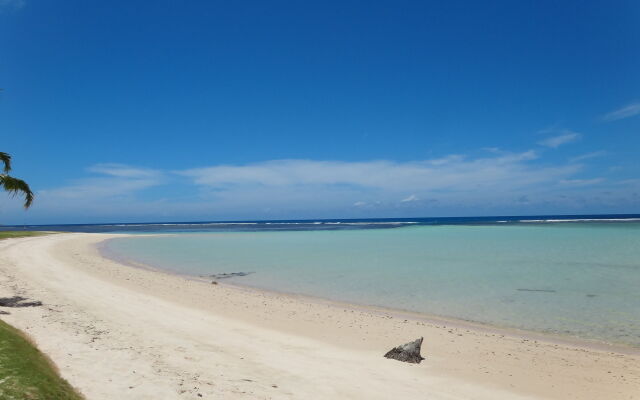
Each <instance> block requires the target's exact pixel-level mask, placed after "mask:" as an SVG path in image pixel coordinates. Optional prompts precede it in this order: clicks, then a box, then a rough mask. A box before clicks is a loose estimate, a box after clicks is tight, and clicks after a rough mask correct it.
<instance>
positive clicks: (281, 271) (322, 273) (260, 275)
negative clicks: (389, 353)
mask: <svg viewBox="0 0 640 400" xmlns="http://www.w3.org/2000/svg"><path fill="white" fill-rule="evenodd" d="M107 251H108V252H110V253H112V254H114V255H115V256H117V257H119V258H124V259H129V260H133V261H136V262H140V263H145V264H148V265H153V266H156V267H159V268H164V269H168V270H171V271H175V272H180V273H187V274H193V275H209V274H220V273H231V272H252V274H250V275H247V276H243V277H236V278H230V279H229V280H228V281H229V282H233V283H236V284H242V285H248V286H253V287H258V288H264V289H270V290H277V291H283V292H289V293H300V294H307V295H312V296H319V297H324V298H329V299H334V300H341V301H347V302H352V303H359V304H368V305H376V306H384V307H390V308H396V309H402V310H409V311H417V312H422V313H427V314H433V315H440V316H444V317H453V318H459V319H464V320H469V321H476V322H481V323H487V324H492V325H497V326H505V327H513V328H520V329H527V330H533V331H540V332H551V333H558V334H566V335H571V336H577V337H580V338H584V339H595V340H602V341H607V342H614V343H622V344H628V345H633V346H640V223H629V222H628V223H564V224H562V223H561V224H518V225H499V224H498V225H457V226H446V225H437V226H408V227H402V228H395V229H367V230H338V231H275V232H274V231H271V232H218V233H196V234H194V233H182V234H176V235H157V236H145V235H140V236H137V237H128V238H121V239H114V240H112V241H110V242H109V243H108V245H107Z"/></svg>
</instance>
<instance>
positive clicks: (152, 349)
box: [0, 234, 640, 399]
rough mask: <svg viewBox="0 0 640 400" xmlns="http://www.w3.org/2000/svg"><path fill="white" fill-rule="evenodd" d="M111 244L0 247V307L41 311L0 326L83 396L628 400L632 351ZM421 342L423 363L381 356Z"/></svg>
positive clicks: (42, 240) (634, 364) (637, 362)
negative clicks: (172, 266) (138, 254)
mask: <svg viewBox="0 0 640 400" xmlns="http://www.w3.org/2000/svg"><path fill="white" fill-rule="evenodd" d="M110 237H114V235H104V234H58V235H52V236H45V237H34V238H25V239H10V240H5V241H3V242H0V271H1V272H2V276H1V277H0V282H1V283H2V284H1V285H0V297H9V296H16V295H20V296H23V297H27V298H29V299H33V300H41V301H42V302H43V303H44V306H42V307H29V308H12V309H3V310H6V311H9V312H10V313H11V314H10V315H2V319H4V320H6V321H7V322H9V323H11V324H13V325H14V326H16V327H18V328H20V329H22V330H24V331H26V332H27V333H29V334H30V335H31V337H32V338H33V339H34V340H35V342H36V343H37V344H38V346H39V347H40V348H41V349H42V350H43V351H45V352H46V353H47V354H48V355H49V356H50V357H51V358H52V359H53V361H54V362H55V363H56V364H57V365H58V367H59V369H60V371H61V374H62V375H63V377H65V378H66V379H67V380H69V382H70V383H71V384H72V385H74V386H75V387H77V388H78V389H79V390H80V391H81V392H82V393H84V394H85V395H86V396H87V398H88V399H113V398H120V399H182V398H184V399H191V398H193V399H199V398H214V397H217V398H225V399H226V398H256V399H268V398H274V399H279V398H305V399H307V398H317V399H326V398H341V399H342V398H354V399H360V398H363V399H364V398H366V399H371V398H379V399H386V398H416V399H422V398H429V399H500V398H503V399H517V398H549V399H572V398H574V399H636V398H639V399H640V356H639V355H638V354H637V353H634V352H633V351H631V352H623V351H618V349H615V348H608V347H602V348H595V347H591V346H590V347H584V346H580V345H576V344H572V343H565V342H564V340H560V341H556V340H545V339H544V338H541V337H539V336H537V335H536V336H529V335H527V336H521V335H517V334H511V333H505V334H502V333H500V332H494V331H492V330H490V329H483V328H481V327H480V328H476V327H474V326H472V325H471V324H469V325H466V324H464V325H460V324H456V323H451V322H450V321H446V320H443V321H437V320H424V319H423V318H418V317H417V316H416V317H415V318H414V316H412V315H410V314H408V313H407V314H405V313H401V314H399V313H393V312H390V311H388V310H383V309H366V308H360V307H349V306H348V305H342V304H340V303H333V302H323V301H315V300H312V299H306V298H303V297H297V296H291V295H281V294H278V293H270V292H260V291H256V290H251V289H242V288H237V287H232V286H229V285H212V284H211V283H207V282H199V281H195V280H190V279H186V278H185V277H181V276H176V275H170V274H166V273H160V272H156V271H150V270H143V269H137V268H132V267H130V266H126V265H123V264H121V263H118V262H116V261H113V260H109V259H106V258H104V257H101V255H100V253H99V251H98V249H97V248H96V246H95V245H96V244H97V243H99V242H100V241H102V240H105V239H107V238H110ZM420 336H424V337H425V344H424V347H423V355H424V356H425V357H426V360H425V361H424V362H423V363H422V364H420V365H408V364H403V363H399V362H396V361H393V360H386V359H384V358H382V354H384V352H386V351H387V350H388V349H389V348H391V347H393V346H395V345H398V344H400V343H404V342H406V341H409V340H413V339H415V338H417V337H420ZM200 396H202V397H200Z"/></svg>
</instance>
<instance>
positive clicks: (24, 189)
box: [0, 151, 35, 208]
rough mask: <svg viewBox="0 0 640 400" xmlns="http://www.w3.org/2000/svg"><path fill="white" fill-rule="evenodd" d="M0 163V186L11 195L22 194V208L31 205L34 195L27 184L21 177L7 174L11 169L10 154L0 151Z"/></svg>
mask: <svg viewBox="0 0 640 400" xmlns="http://www.w3.org/2000/svg"><path fill="white" fill-rule="evenodd" d="M0 163H2V164H3V168H2V172H0V187H1V188H3V189H4V190H6V191H7V192H9V194H10V195H12V196H16V195H22V196H24V208H29V207H31V203H33V198H34V197H35V195H34V194H33V191H31V188H30V187H29V184H28V183H27V182H25V181H23V180H22V179H18V178H14V177H13V176H11V175H9V172H10V171H11V155H10V154H8V153H5V152H2V151H0Z"/></svg>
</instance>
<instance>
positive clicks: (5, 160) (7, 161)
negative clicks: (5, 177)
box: [0, 151, 11, 174]
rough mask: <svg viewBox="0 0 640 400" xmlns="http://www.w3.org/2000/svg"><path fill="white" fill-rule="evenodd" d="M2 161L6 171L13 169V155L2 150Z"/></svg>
mask: <svg viewBox="0 0 640 400" xmlns="http://www.w3.org/2000/svg"><path fill="white" fill-rule="evenodd" d="M0 162H2V163H3V164H4V168H3V170H4V173H5V174H6V173H7V172H9V171H11V155H10V154H7V153H3V152H1V151H0Z"/></svg>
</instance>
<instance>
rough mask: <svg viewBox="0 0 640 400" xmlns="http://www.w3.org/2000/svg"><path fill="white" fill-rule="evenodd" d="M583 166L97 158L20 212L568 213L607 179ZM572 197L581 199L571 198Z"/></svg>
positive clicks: (523, 156)
mask: <svg viewBox="0 0 640 400" xmlns="http://www.w3.org/2000/svg"><path fill="white" fill-rule="evenodd" d="M542 154H544V153H542ZM591 157H594V156H593V155H590V154H588V155H583V156H580V157H579V158H581V159H582V160H586V159H589V158H591ZM583 168H585V165H583V163H577V162H568V163H549V162H545V160H543V159H540V156H539V154H538V153H537V152H535V151H525V152H519V153H509V152H506V151H500V152H496V153H485V156H482V157H469V156H465V155H460V154H458V155H451V156H446V157H439V158H432V159H426V160H418V161H404V162H398V161H389V160H371V161H358V162H349V161H327V160H272V161H265V162H259V163H250V164H240V165H212V166H208V167H203V168H195V169H188V170H178V171H161V170H154V169H149V168H140V167H133V166H128V165H121V164H97V165H93V166H91V167H89V168H88V169H87V171H88V172H89V173H90V174H91V175H90V176H88V177H87V178H84V179H79V180H75V181H72V182H70V183H69V184H66V185H64V186H61V187H56V188H49V189H47V190H40V191H38V192H37V197H36V203H35V204H34V207H33V208H32V209H31V210H29V212H28V213H26V214H27V215H29V216H34V217H36V218H37V217H42V218H44V217H46V218H48V219H49V220H50V219H51V218H54V217H55V218H56V222H63V221H67V222H75V221H77V220H78V219H80V218H84V219H85V220H89V221H90V220H93V221H96V220H99V221H123V220H133V221H140V220H145V219H146V220H156V221H157V220H159V219H161V218H164V219H165V220H174V221H175V220H192V219H200V220H203V219H261V218H264V219H278V218H285V219H287V218H320V217H325V218H340V217H354V216H367V217H369V216H371V217H374V216H393V215H404V216H411V215H416V214H422V215H437V214H440V215H460V214H466V215H479V214H480V213H488V214H499V213H502V212H512V211H509V210H512V209H513V207H523V206H524V205H526V206H527V207H548V206H546V205H548V204H551V203H553V204H558V203H557V202H558V201H561V202H565V203H566V204H567V206H566V207H567V209H568V210H570V209H571V208H570V207H572V206H571V204H579V205H581V204H584V202H589V201H591V202H593V201H599V200H598V198H597V197H590V196H589V193H595V191H596V190H600V189H602V188H603V187H604V186H603V185H609V186H611V185H612V184H613V183H607V182H605V181H604V180H603V179H602V178H591V177H588V176H587V177H584V176H582V175H579V174H580V173H581V172H582V170H583ZM615 186H616V187H618V189H617V192H616V193H617V194H616V196H618V197H619V198H624V196H627V195H628V193H627V192H629V188H628V187H621V185H615ZM156 187H157V188H158V189H159V190H155V191H152V189H154V188H156ZM561 195H562V196H565V197H562V196H561ZM572 196H573V197H572ZM576 196H582V198H583V199H586V200H584V201H582V202H579V203H576V202H574V203H571V201H572V200H570V199H572V198H574V197H576ZM627 197H628V196H627ZM424 199H429V200H428V201H425V200H424ZM522 199H526V202H524V201H522ZM611 201H612V202H613V200H611ZM621 201H622V200H621ZM625 201H627V200H625ZM554 202H555V203H554ZM565 203H563V204H565ZM409 204H411V207H407V205H409ZM510 207H511V208H510ZM18 209H19V204H17V203H16V205H15V210H18ZM541 209H545V210H548V209H549V208H541ZM483 210H484V211H483ZM0 211H1V210H0ZM523 211H524V212H525V213H526V212H535V210H534V209H533V208H527V209H526V210H524V209H523V210H520V212H523ZM16 215H17V214H16ZM20 215H23V214H20ZM16 218H17V217H16ZM30 218H31V217H30Z"/></svg>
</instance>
